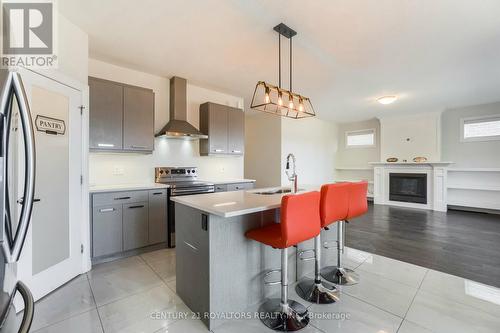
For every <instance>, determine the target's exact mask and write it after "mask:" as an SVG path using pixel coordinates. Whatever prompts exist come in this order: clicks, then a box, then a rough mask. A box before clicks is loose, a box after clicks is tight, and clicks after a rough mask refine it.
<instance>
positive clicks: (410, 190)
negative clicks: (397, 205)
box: [389, 172, 427, 204]
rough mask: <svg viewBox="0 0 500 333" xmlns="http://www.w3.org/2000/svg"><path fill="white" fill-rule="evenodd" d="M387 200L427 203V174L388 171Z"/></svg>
mask: <svg viewBox="0 0 500 333" xmlns="http://www.w3.org/2000/svg"><path fill="white" fill-rule="evenodd" d="M389 200H391V201H402V202H413V203H419V204H427V174H425V173H392V172H391V173H389Z"/></svg>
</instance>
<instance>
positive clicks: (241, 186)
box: [227, 183, 254, 192]
mask: <svg viewBox="0 0 500 333" xmlns="http://www.w3.org/2000/svg"><path fill="white" fill-rule="evenodd" d="M253 187H254V183H235V184H227V191H228V192H229V191H241V190H250V189H252V188H253Z"/></svg>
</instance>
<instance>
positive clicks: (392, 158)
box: [386, 157, 399, 163]
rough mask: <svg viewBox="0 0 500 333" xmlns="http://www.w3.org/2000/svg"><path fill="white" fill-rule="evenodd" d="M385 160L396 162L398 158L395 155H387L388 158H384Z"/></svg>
mask: <svg viewBox="0 0 500 333" xmlns="http://www.w3.org/2000/svg"><path fill="white" fill-rule="evenodd" d="M386 161H387V162H389V163H395V162H397V161H399V160H398V158H397V157H389V158H388V159H386Z"/></svg>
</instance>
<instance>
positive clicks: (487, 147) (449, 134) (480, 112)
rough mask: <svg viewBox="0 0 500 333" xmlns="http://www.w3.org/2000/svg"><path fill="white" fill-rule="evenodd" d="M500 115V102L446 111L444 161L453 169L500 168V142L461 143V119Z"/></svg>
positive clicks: (443, 136)
mask: <svg viewBox="0 0 500 333" xmlns="http://www.w3.org/2000/svg"><path fill="white" fill-rule="evenodd" d="M489 115H500V102H497V103H491V104H483V105H474V106H468V107H463V108H457V109H449V110H446V111H445V112H444V113H443V115H442V141H443V145H442V147H443V159H444V160H447V161H453V162H455V164H454V165H453V167H454V168H455V167H478V168H488V167H489V168H500V141H483V142H460V119H461V118H466V117H480V116H489Z"/></svg>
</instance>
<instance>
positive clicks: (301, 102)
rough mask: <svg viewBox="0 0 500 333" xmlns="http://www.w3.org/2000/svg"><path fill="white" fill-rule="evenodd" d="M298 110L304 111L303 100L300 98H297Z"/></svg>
mask: <svg viewBox="0 0 500 333" xmlns="http://www.w3.org/2000/svg"><path fill="white" fill-rule="evenodd" d="M299 111H300V112H302V111H304V100H303V99H302V98H299Z"/></svg>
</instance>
